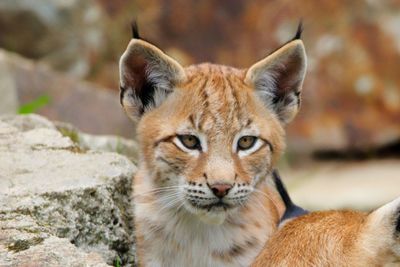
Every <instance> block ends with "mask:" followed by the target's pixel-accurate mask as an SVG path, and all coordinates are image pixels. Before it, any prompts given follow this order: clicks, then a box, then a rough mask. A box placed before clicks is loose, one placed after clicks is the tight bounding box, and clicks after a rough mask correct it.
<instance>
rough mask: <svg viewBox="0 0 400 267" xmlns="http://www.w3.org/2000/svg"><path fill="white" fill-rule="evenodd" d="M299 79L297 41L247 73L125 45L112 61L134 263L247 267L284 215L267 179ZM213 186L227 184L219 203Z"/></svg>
mask: <svg viewBox="0 0 400 267" xmlns="http://www.w3.org/2000/svg"><path fill="white" fill-rule="evenodd" d="M279 59H281V60H279ZM304 73H305V53H304V47H303V44H302V43H301V41H299V40H296V41H293V42H291V43H289V44H287V45H285V46H283V47H282V48H281V49H279V50H277V51H276V52H275V53H273V54H272V55H270V56H269V57H267V59H264V60H262V61H260V62H259V63H256V64H255V65H254V66H253V67H251V68H249V69H235V68H231V67H227V66H221V65H215V64H209V63H205V64H200V65H194V66H189V67H187V68H183V67H181V66H180V65H179V64H178V63H177V62H176V61H174V60H173V59H171V58H170V57H169V56H167V55H166V54H164V53H163V52H162V51H161V50H159V49H158V48H157V47H155V46H153V45H151V44H149V43H147V42H145V41H142V40H136V39H134V40H132V41H131V42H130V44H129V45H128V48H127V50H126V51H125V53H124V54H123V55H122V57H121V60H120V78H121V103H122V105H123V106H124V108H125V111H126V113H127V114H128V116H129V117H131V118H132V119H133V120H136V121H138V126H137V136H138V140H139V143H140V150H141V160H140V164H139V171H138V174H137V175H136V177H135V178H134V189H133V191H134V196H133V198H134V199H133V200H134V215H135V228H136V229H135V231H136V241H137V242H136V243H137V251H138V258H139V264H140V265H142V266H201V267H207V266H209V267H218V266H221V267H222V266H224V267H225V266H232V267H233V266H249V265H250V264H251V262H252V261H253V260H254V258H255V257H256V256H257V255H258V253H259V252H260V250H261V249H262V247H263V245H264V244H265V242H266V241H267V240H268V239H269V237H270V236H271V235H272V234H273V233H274V232H275V231H276V227H277V224H278V222H279V218H280V217H281V216H282V214H283V211H284V207H283V204H282V202H281V200H280V198H279V196H278V195H277V192H276V191H275V189H274V188H273V185H272V183H271V179H270V175H271V172H272V170H273V167H274V165H275V164H276V162H277V160H278V158H279V157H280V156H281V154H282V151H283V150H284V130H283V125H284V124H285V123H287V122H288V121H290V120H291V119H292V117H293V116H294V114H295V113H297V111H298V108H299V103H300V102H299V93H300V90H301V85H302V81H303V78H304ZM188 134H189V135H195V136H196V137H197V138H198V139H199V140H200V142H201V149H188V148H185V147H184V145H182V143H181V141H179V140H180V139H179V136H182V135H188ZM242 136H255V137H257V138H256V140H257V141H256V143H255V145H254V148H251V149H248V150H239V149H238V148H237V143H238V140H239V138H240V137H242ZM218 184H223V185H229V186H231V189H230V190H229V192H228V194H227V195H226V196H224V197H223V198H222V199H220V201H223V202H224V203H225V204H226V203H227V206H215V205H214V204H215V203H217V202H216V201H217V196H216V195H215V193H213V190H211V189H212V186H213V185H218ZM207 203H210V204H207Z"/></svg>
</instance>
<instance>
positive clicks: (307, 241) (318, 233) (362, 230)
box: [252, 198, 400, 267]
mask: <svg viewBox="0 0 400 267" xmlns="http://www.w3.org/2000/svg"><path fill="white" fill-rule="evenodd" d="M399 217H400V198H399V199H397V200H395V201H393V202H391V203H389V204H387V205H385V206H383V207H382V208H380V209H378V210H377V211H375V212H372V213H370V214H367V213H362V212H355V211H323V212H313V213H310V214H307V215H304V216H301V217H298V218H296V219H294V220H292V221H289V222H287V223H286V224H285V225H284V226H283V227H282V228H281V229H280V230H279V231H278V232H276V233H275V234H274V235H273V236H272V238H271V239H269V241H268V242H267V244H266V246H265V247H264V249H263V251H262V252H261V253H260V255H259V256H258V257H257V259H256V260H255V262H254V263H253V264H252V267H261V266H263V267H264V266H360V267H361V266H400V233H399V232H396V229H395V227H396V222H397V220H398V218H399Z"/></svg>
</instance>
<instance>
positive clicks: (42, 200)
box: [0, 115, 136, 266]
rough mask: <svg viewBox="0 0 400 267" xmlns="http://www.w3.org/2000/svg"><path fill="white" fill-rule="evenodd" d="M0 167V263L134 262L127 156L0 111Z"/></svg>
mask: <svg viewBox="0 0 400 267" xmlns="http://www.w3.org/2000/svg"><path fill="white" fill-rule="evenodd" d="M0 169H1V170H2V171H1V173H0V266H3V265H4V266H44V265H47V266H105V265H106V263H107V264H111V265H112V264H114V263H115V260H117V259H120V260H121V262H123V263H124V264H133V262H134V253H135V251H134V246H133V240H132V230H133V229H132V218H131V214H130V202H129V195H130V192H131V179H132V176H133V174H134V172H135V170H136V168H135V166H134V165H133V164H132V163H131V161H129V160H128V159H127V158H125V157H123V156H121V155H118V154H115V153H108V152H96V151H90V150H88V151H86V150H85V149H83V148H81V147H80V146H79V145H78V144H77V143H75V142H73V141H72V140H71V139H70V138H69V137H67V136H64V135H63V134H62V133H61V132H59V131H58V130H57V128H56V126H55V125H54V124H53V123H51V122H50V121H48V120H47V119H45V118H43V117H40V116H37V115H29V116H2V117H0ZM77 247H78V248H79V249H77ZM27 259H31V260H32V261H30V262H27ZM34 263H37V265H35V264H34ZM24 264H28V265H24ZM29 264H33V265H29Z"/></svg>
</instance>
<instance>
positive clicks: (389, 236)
mask: <svg viewBox="0 0 400 267" xmlns="http://www.w3.org/2000/svg"><path fill="white" fill-rule="evenodd" d="M363 239H364V242H363V245H365V248H366V249H368V250H369V251H370V252H371V253H372V252H374V253H375V254H377V255H378V254H379V255H384V254H383V253H382V252H385V253H387V252H388V251H389V252H390V253H393V254H394V255H395V256H396V257H397V259H398V260H400V197H398V198H397V199H395V200H393V201H391V202H389V203H387V204H385V205H383V206H382V207H380V208H378V209H377V210H375V211H373V212H371V213H370V214H369V215H368V219H367V224H366V229H365V230H364V236H363Z"/></svg>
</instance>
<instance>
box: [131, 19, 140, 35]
mask: <svg viewBox="0 0 400 267" xmlns="http://www.w3.org/2000/svg"><path fill="white" fill-rule="evenodd" d="M131 30H132V38H134V39H142V38H140V35H139V27H138V25H137V22H136V20H133V21H132V23H131Z"/></svg>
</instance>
